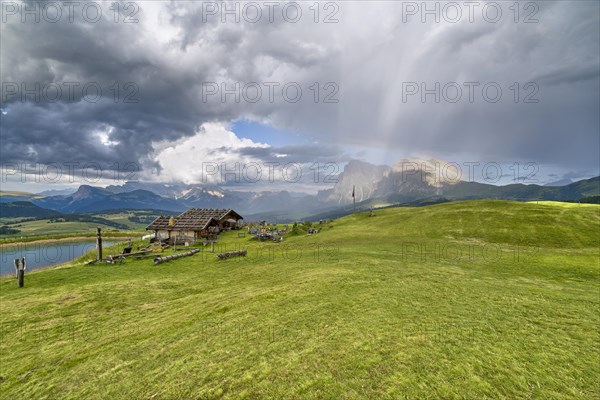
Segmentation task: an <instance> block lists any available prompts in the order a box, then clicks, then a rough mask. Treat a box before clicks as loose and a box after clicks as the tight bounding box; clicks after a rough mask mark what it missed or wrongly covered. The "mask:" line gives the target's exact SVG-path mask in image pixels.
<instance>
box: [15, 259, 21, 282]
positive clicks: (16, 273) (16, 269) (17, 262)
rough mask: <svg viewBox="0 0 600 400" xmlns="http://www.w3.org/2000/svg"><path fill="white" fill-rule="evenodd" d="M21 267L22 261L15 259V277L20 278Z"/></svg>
mask: <svg viewBox="0 0 600 400" xmlns="http://www.w3.org/2000/svg"><path fill="white" fill-rule="evenodd" d="M19 265H20V261H19V259H18V258H15V277H16V278H19Z"/></svg>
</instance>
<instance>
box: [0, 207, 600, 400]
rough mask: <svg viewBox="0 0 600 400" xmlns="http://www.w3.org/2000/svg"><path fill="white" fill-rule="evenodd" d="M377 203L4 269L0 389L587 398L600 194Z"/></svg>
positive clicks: (591, 382) (599, 392) (597, 283)
mask: <svg viewBox="0 0 600 400" xmlns="http://www.w3.org/2000/svg"><path fill="white" fill-rule="evenodd" d="M375 214H376V215H375V216H374V217H369V216H368V213H357V214H353V215H350V216H347V217H344V218H341V219H339V220H335V221H332V222H326V223H325V224H322V225H318V224H317V226H318V227H320V228H321V231H320V233H318V234H316V235H311V236H307V235H304V234H297V235H288V236H286V237H285V239H284V241H283V242H281V243H266V242H265V243H259V242H256V241H253V240H251V239H250V238H249V237H248V236H246V237H244V238H240V237H238V236H237V232H229V233H226V234H223V235H222V236H221V240H220V242H219V243H218V245H217V246H216V247H217V251H233V250H238V249H247V250H248V256H247V257H246V258H236V259H229V260H226V261H217V260H216V257H215V254H213V253H210V249H209V248H204V249H203V251H202V252H200V253H198V254H197V255H194V256H192V257H187V258H182V259H178V260H174V261H171V262H168V263H164V264H160V265H154V264H153V263H152V258H146V259H140V260H127V262H125V263H124V264H121V265H107V264H95V265H89V266H86V265H84V264H85V261H86V260H88V259H90V258H91V256H85V257H83V258H81V259H79V260H77V261H76V262H73V263H71V264H68V265H64V266H60V267H56V268H50V269H46V270H42V271H37V272H28V273H27V275H26V278H25V287H24V288H20V289H19V288H17V283H16V280H15V279H14V277H9V278H3V279H1V280H0V328H1V332H2V336H1V338H0V398H2V399H83V398H111V399H260V398H284V399H595V398H600V389H599V387H600V385H599V383H600V324H599V323H600V279H599V278H600V253H599V251H600V250H599V249H600V206H586V207H563V206H561V205H554V204H535V203H516V202H508V201H465V202H456V203H446V204H440V205H434V206H428V207H419V208H409V207H402V208H389V209H384V210H378V211H376V212H375ZM119 250H120V248H118V246H115V247H113V249H110V250H106V251H105V253H106V252H108V254H110V253H111V252H113V253H116V252H118V251H119ZM180 251H181V250H179V251H177V252H180Z"/></svg>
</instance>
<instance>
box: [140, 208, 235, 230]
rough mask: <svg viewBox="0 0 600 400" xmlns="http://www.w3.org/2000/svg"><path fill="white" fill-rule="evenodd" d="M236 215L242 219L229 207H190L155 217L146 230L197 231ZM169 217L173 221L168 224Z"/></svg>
mask: <svg viewBox="0 0 600 400" xmlns="http://www.w3.org/2000/svg"><path fill="white" fill-rule="evenodd" d="M228 215H229V216H231V215H233V216H237V217H238V218H239V219H242V216H241V215H239V214H238V213H236V212H235V211H233V210H231V209H226V208H190V209H189V210H187V211H185V212H183V213H181V214H179V215H178V216H177V217H164V216H162V215H161V216H160V217H158V218H156V219H155V220H154V221H153V222H152V223H151V224H150V225H148V226H147V227H146V230H153V231H154V230H178V231H179V230H190V231H199V230H202V229H206V228H207V227H208V226H211V225H216V224H217V223H218V222H219V221H220V220H222V219H223V218H225V217H226V216H228ZM171 218H173V220H174V223H173V224H170V223H169V222H170V221H171Z"/></svg>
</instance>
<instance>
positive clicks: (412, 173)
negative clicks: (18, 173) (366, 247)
mask: <svg viewBox="0 0 600 400" xmlns="http://www.w3.org/2000/svg"><path fill="white" fill-rule="evenodd" d="M436 165H437V166H438V167H439V165H440V163H439V162H438V161H436V160H416V159H403V160H399V161H398V162H397V163H395V164H394V165H392V166H386V165H374V164H370V163H367V162H364V161H358V160H353V161H350V162H349V163H348V164H347V165H346V166H345V168H344V170H343V172H342V173H340V174H339V175H338V177H337V178H338V179H337V183H336V184H335V185H334V186H333V187H332V188H330V189H326V190H322V191H320V192H318V193H317V194H316V195H310V194H306V193H298V192H289V191H262V192H250V191H235V190H229V189H225V188H222V187H219V186H215V185H191V184H179V183H176V184H167V183H147V182H126V183H124V184H123V185H111V186H108V187H106V188H102V187H94V186H90V185H82V186H80V187H79V188H78V189H77V191H76V192H74V193H70V194H60V195H49V196H40V195H35V196H32V197H30V198H27V196H25V195H23V194H22V193H20V194H19V195H15V196H11V195H7V194H6V193H5V194H3V195H2V196H1V197H0V201H1V202H2V203H6V202H11V201H23V200H28V201H30V202H31V203H33V204H35V205H36V206H39V207H42V208H44V209H48V210H54V211H57V212H60V213H66V214H69V213H89V212H97V211H103V210H114V209H155V210H166V211H171V212H180V211H183V210H185V209H187V208H191V207H200V208H234V209H235V210H236V211H238V212H240V213H241V214H242V215H244V216H246V217H247V219H248V218H250V219H252V218H253V217H255V218H256V217H260V218H261V219H267V218H273V217H275V219H277V220H281V221H283V220H294V219H300V218H304V217H308V216H311V215H316V214H323V213H327V212H336V210H341V209H347V208H348V206H349V205H351V204H352V202H353V198H352V193H353V189H354V193H355V198H356V202H357V206H358V207H360V208H363V209H364V208H368V207H372V206H386V205H391V204H407V203H415V202H423V201H425V202H435V201H437V200H436V199H443V200H444V201H454V200H468V199H502V200H517V201H531V200H562V201H574V200H579V199H581V198H583V197H589V196H598V195H600V177H595V178H591V179H586V180H582V181H578V182H574V183H570V184H568V185H564V186H542V185H534V184H529V185H526V184H521V183H516V184H511V185H505V186H497V185H493V184H486V183H478V182H468V181H463V180H458V179H454V180H453V179H451V178H452V176H451V175H452V174H449V173H447V174H439V173H433V172H432V171H435V167H436ZM407 166H410V168H407ZM448 175H450V177H449V176H448Z"/></svg>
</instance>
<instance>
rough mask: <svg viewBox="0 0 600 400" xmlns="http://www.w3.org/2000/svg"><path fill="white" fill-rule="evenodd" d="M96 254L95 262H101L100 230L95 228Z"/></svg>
mask: <svg viewBox="0 0 600 400" xmlns="http://www.w3.org/2000/svg"><path fill="white" fill-rule="evenodd" d="M96 230H97V231H96V252H97V257H96V260H97V261H102V229H101V228H96Z"/></svg>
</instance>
